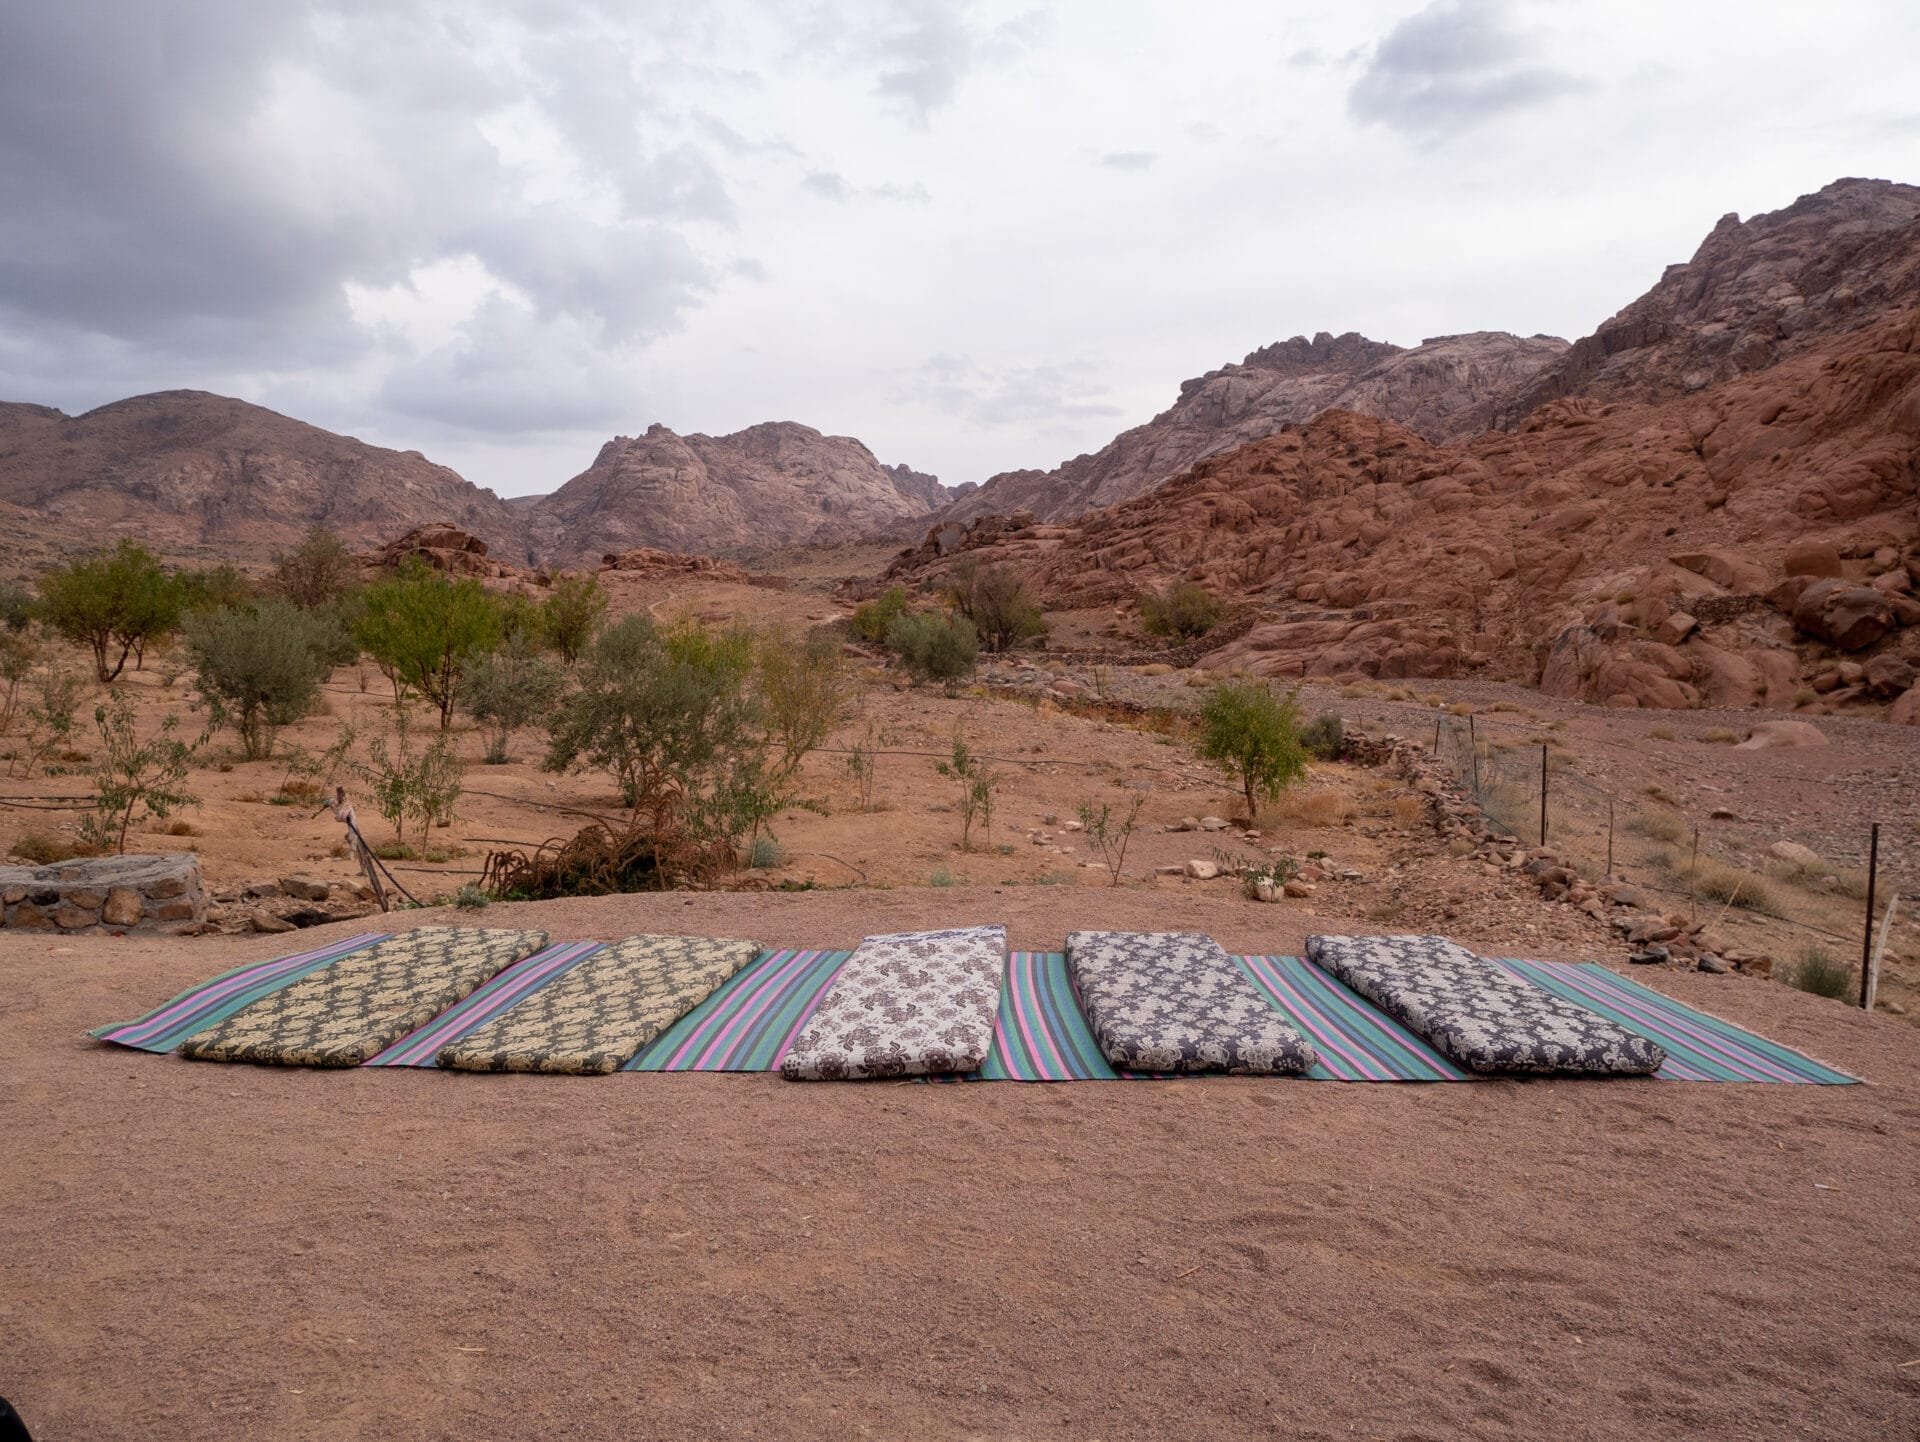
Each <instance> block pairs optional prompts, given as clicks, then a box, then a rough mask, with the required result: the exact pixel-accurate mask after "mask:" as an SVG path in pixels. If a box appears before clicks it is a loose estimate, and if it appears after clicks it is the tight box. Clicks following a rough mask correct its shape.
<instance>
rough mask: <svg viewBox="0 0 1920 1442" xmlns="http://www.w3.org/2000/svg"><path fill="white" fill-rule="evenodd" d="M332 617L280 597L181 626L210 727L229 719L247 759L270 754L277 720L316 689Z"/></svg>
mask: <svg viewBox="0 0 1920 1442" xmlns="http://www.w3.org/2000/svg"><path fill="white" fill-rule="evenodd" d="M339 630H340V626H339V622H338V621H336V620H335V619H334V618H333V617H332V616H331V615H330V614H329V613H327V612H325V611H303V610H301V609H300V608H299V607H298V606H295V605H293V604H291V603H290V602H287V601H264V602H262V603H261V604H260V605H258V606H246V607H229V608H226V609H224V610H219V611H212V612H208V613H205V614H202V615H199V616H195V617H194V618H192V619H191V620H190V621H188V623H187V626H186V630H185V640H186V649H187V654H188V656H189V658H190V659H191V661H192V664H193V670H194V684H195V686H196V688H197V689H198V690H199V692H200V695H201V698H202V699H203V700H205V702H206V703H207V710H208V714H209V716H210V717H211V719H212V722H213V724H214V725H215V726H222V725H231V726H232V727H233V728H234V730H235V732H237V733H238V734H239V737H240V747H241V751H242V752H243V754H244V755H245V756H246V759H247V760H249V761H264V760H266V759H267V758H268V757H270V756H271V755H272V754H273V743H274V737H275V735H276V734H277V733H278V731H279V729H280V728H281V727H282V726H285V725H287V724H289V723H290V722H293V721H297V720H299V719H300V718H301V717H302V716H304V715H306V713H307V712H308V711H309V710H310V709H312V707H313V703H314V701H315V700H316V699H318V697H319V695H320V683H321V682H322V681H324V680H325V679H326V677H327V673H328V672H329V671H330V670H331V669H332V657H333V655H334V653H335V652H336V651H337V650H338V649H339Z"/></svg>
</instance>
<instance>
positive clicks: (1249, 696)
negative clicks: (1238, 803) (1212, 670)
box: [1194, 681, 1307, 820]
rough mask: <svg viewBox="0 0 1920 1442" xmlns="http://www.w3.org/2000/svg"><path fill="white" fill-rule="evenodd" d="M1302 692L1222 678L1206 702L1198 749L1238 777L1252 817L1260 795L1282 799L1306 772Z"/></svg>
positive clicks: (1204, 755)
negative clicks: (1281, 693)
mask: <svg viewBox="0 0 1920 1442" xmlns="http://www.w3.org/2000/svg"><path fill="white" fill-rule="evenodd" d="M1298 695H1299V688H1298V687H1295V688H1294V689H1293V690H1292V691H1289V692H1288V693H1287V694H1286V695H1285V696H1275V695H1274V694H1273V692H1272V691H1271V690H1269V689H1268V688H1267V687H1266V686H1265V685H1264V684H1263V685H1254V684H1252V683H1249V682H1240V681H1223V682H1221V683H1220V684H1219V685H1217V686H1215V687H1214V688H1213V689H1212V690H1211V691H1209V692H1208V693H1207V697H1206V700H1205V701H1204V702H1202V704H1201V707H1200V735H1199V738H1198V740H1197V741H1196V743H1195V747H1194V749H1195V751H1196V753H1197V754H1198V755H1199V756H1200V758H1201V759H1202V760H1205V761H1211V762H1213V763H1214V764H1215V765H1216V766H1218V767H1219V768H1220V769H1221V770H1222V771H1224V772H1226V773H1227V774H1228V775H1229V776H1231V777H1233V778H1234V779H1235V780H1236V781H1238V783H1239V785H1240V789H1241V793H1242V794H1243V795H1244V796H1245V797H1246V801H1247V817H1248V819H1249V820H1251V819H1252V818H1253V817H1254V816H1255V814H1256V813H1257V811H1258V806H1259V802H1258V798H1259V797H1261V796H1265V797H1267V798H1268V799H1269V800H1278V799H1279V797H1280V793H1281V792H1282V791H1284V790H1286V789H1287V787H1289V786H1291V785H1292V784H1293V783H1294V782H1295V781H1297V780H1299V779H1300V777H1302V776H1304V775H1305V774H1306V770H1307V763H1306V753H1305V752H1304V751H1303V750H1302V748H1301V745H1300V711H1299V706H1298V704H1297V697H1298Z"/></svg>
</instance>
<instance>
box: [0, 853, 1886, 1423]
mask: <svg viewBox="0 0 1920 1442" xmlns="http://www.w3.org/2000/svg"><path fill="white" fill-rule="evenodd" d="M449 916H450V913H447V912H444V911H442V912H423V913H416V914H413V915H411V916H409V917H408V918H407V921H408V922H417V923H423V924H424V923H433V922H440V921H445V920H447V919H449ZM482 919H484V920H485V921H486V922H487V923H489V924H501V925H509V924H510V925H526V924H538V925H541V926H544V927H546V928H548V929H549V930H550V931H552V932H553V933H554V934H555V935H556V936H558V937H572V936H613V935H620V934H625V933H631V932H634V931H639V930H645V929H653V930H661V931H688V932H709V933H732V934H743V933H744V934H749V935H754V936H758V937H761V938H763V939H767V940H777V941H780V942H787V943H795V944H799V943H815V944H822V945H832V944H840V945H848V944H851V943H852V942H853V941H854V940H855V939H857V938H858V937H859V936H860V935H861V934H863V933H865V932H870V931H874V930H884V929H892V928H897V927H909V926H927V925H938V924H952V923H960V922H979V921H987V920H1002V921H1005V922H1006V923H1007V924H1008V926H1009V929H1010V942H1011V944H1013V945H1014V946H1017V947H1041V946H1050V945H1058V943H1059V941H1060V939H1061V937H1062V935H1063V934H1064V933H1065V932H1066V931H1067V930H1068V929H1070V928H1072V927H1074V926H1080V925H1092V924H1100V925H1109V926H1123V927H1139V928H1147V927H1153V928H1160V927H1193V928H1197V929H1201V930H1205V931H1209V932H1211V933H1212V934H1214V935H1215V936H1217V937H1218V938H1219V939H1220V940H1221V941H1222V942H1223V943H1224V944H1225V945H1226V946H1227V947H1228V948H1229V949H1232V950H1292V949H1295V948H1297V947H1298V946H1299V944H1300V943H1301V940H1302V938H1303V934H1304V933H1305V931H1307V930H1308V929H1309V928H1313V929H1318V928H1319V927H1321V926H1331V925H1336V924H1340V921H1341V918H1338V917H1333V916H1325V915H1323V916H1322V917H1320V918H1309V917H1306V916H1304V915H1303V914H1301V913H1300V912H1299V911H1296V910H1292V909H1288V908H1281V907H1270V906H1268V907H1263V906H1257V905H1254V904H1252V903H1248V902H1244V901H1239V900H1234V899H1231V898H1228V897H1225V896H1220V895H1208V894H1204V893H1203V892H1202V891H1200V890H1199V889H1197V888H1195V889H1190V890H1187V891H1184V892H1154V891H1147V890H1127V889H1122V890H1120V891H1118V892H1111V891H1104V890H1102V891H1096V890H1092V889H1079V888H1075V889H1067V888H1037V887H1031V886H1005V887H973V888H962V887H954V888H942V889H936V888H929V887H921V888H913V889H907V888H899V889H893V890H862V891H836V892H819V893H811V894H805V895H767V896H756V895H725V894H699V895H685V894H666V895H652V896H644V897H638V896H635V897H614V898H604V899H599V900H592V901H574V902H555V903H543V904H538V905H535V904H522V905H514V906H504V905H497V906H494V907H492V908H490V909H488V910H487V911H486V912H485V913H484V914H483V917H482ZM345 929H349V928H344V927H336V928H332V929H330V930H329V931H327V932H322V933H320V934H313V935H302V936H301V937H300V938H299V941H300V943H301V944H303V945H308V944H313V943H316V942H319V941H321V940H324V938H325V936H326V935H327V934H334V933H337V932H338V931H340V930H345ZM356 929H357V928H356ZM1456 930H1457V934H1459V935H1460V936H1461V937H1462V938H1463V939H1466V940H1470V941H1477V942H1480V943H1482V944H1486V945H1496V944H1499V943H1502V942H1506V943H1512V942H1514V941H1515V940H1516V938H1514V937H1511V936H1505V937H1503V936H1495V935H1485V934H1481V931H1480V928H1479V927H1477V926H1476V924H1475V921H1474V918H1471V917H1467V918H1462V924H1461V925H1460V926H1459V927H1458V928H1456ZM285 949H286V947H285V939H283V938H274V937H265V936H246V937H231V938H228V937H208V938H201V939H198V940H194V941H188V942H182V941H177V940H133V939H114V938H107V937H98V936H94V937H86V938H79V939H75V938H65V939H63V938H51V939H47V938H40V937H32V938H22V937H12V936H8V937H0V1135H4V1136H5V1137H6V1139H7V1145H6V1155H7V1165H6V1166H5V1167H0V1339H4V1341H3V1342H0V1392H3V1393H4V1394H5V1395H7V1396H8V1397H10V1398H11V1399H12V1400H13V1401H14V1402H15V1403H16V1405H17V1406H18V1407H19V1408H20V1410H21V1412H22V1414H23V1416H24V1417H25V1418H26V1420H27V1421H28V1423H29V1425H30V1426H31V1427H33V1428H34V1430H35V1435H36V1436H37V1437H39V1438H41V1439H43V1442H47V1439H52V1442H61V1439H76V1438H94V1437H117V1436H134V1435H139V1436H147V1437H167V1438H173V1437H181V1438H208V1439H216V1438H249V1439H251V1438H262V1437H299V1438H314V1439H331V1438H362V1437H394V1436H398V1437H410V1438H449V1439H452V1438H457V1439H461V1442H471V1439H476V1438H490V1437H491V1438H518V1437H534V1436H538V1437H595V1438H598V1437H607V1436H614V1435H619V1436H631V1437H645V1438H656V1437H657V1438H705V1437H751V1438H756V1439H783V1438H814V1437H836V1438H846V1437H876V1438H879V1437H884V1438H923V1437H924V1438H935V1439H940V1438H955V1439H958V1438H1026V1439H1032V1438H1074V1439H1094V1438H1101V1439H1128V1442H1132V1439H1138V1438H1143V1437H1169V1438H1174V1437H1196V1436H1210V1437H1219V1438H1242V1437H1246V1438H1327V1439H1346V1438H1353V1437H1362V1438H1391V1439H1394V1442H1412V1439H1439V1438H1457V1437H1473V1438H1529V1439H1531V1438H1538V1437H1541V1436H1543V1435H1551V1436H1554V1437H1559V1438H1567V1439H1587V1438H1593V1439H1600V1438H1609V1439H1610V1438H1618V1437H1622V1436H1633V1437H1645V1438H1681V1437H1689V1438H1691V1437H1714V1438H1729V1439H1736V1438H1753V1439H1761V1438H1765V1439H1777V1438H1784V1437H1802V1436H1805V1437H1819V1438H1869V1437H1888V1438H1896V1437H1901V1438H1904V1437H1912V1436H1914V1435H1916V1432H1920V1367H1903V1366H1902V1364H1903V1363H1909V1362H1912V1361H1914V1360H1915V1359H1920V1301H1916V1298H1920V1255H1917V1254H1916V1249H1915V1245H1914V1240H1913V1236H1912V1220H1913V1210H1912V1198H1913V1196H1914V1195H1915V1192H1916V1188H1920V1035H1916V1033H1915V1031H1914V1029H1913V1028H1911V1027H1908V1026H1905V1025H1902V1024H1900V1023H1898V1022H1897V1021H1895V1020H1892V1019H1890V1018H1886V1017H1869V1016H1865V1015H1863V1014H1861V1013H1859V1012H1857V1011H1853V1010H1849V1009H1847V1008H1845V1007H1843V1006H1839V1005H1836V1004H1834V1003H1830V1002H1824V1001H1820V1000H1817V999H1815V998H1812V997H1809V996H1806V995H1803V994H1801V993H1798V992H1794V991H1791V990H1789V989H1787V988H1785V987H1782V986H1779V985H1777V984H1773V983H1767V982H1761V981H1756V980H1751V979H1747V978H1740V977H1712V976H1705V975H1698V974H1685V975H1680V974H1669V973H1661V974H1659V975H1657V976H1655V977H1654V978H1653V980H1654V982H1655V984H1657V985H1659V986H1660V987H1662V988H1663V989H1666V990H1669V991H1671V992H1672V993H1674V994H1676V995H1678V996H1680V997H1681V998H1682V999H1684V1000H1687V1001H1690V1002H1694V1003H1696V1004H1698V1005H1701V1006H1704V1007H1706V1008H1708V1009H1710V1010H1712V1011H1715V1012H1717V1013H1719V1014H1721V1015H1723V1016H1726V1017H1728V1018H1730V1019H1732V1020H1734V1021H1737V1022H1740V1023H1742V1024H1745V1025H1748V1026H1751V1027H1753V1028H1755V1029H1757V1030H1759V1031H1761V1032H1763V1033H1764V1034H1766V1035H1768V1036H1771V1037H1773V1038H1775V1039H1777V1040H1779V1041H1782V1042H1785V1043H1787V1044H1790V1045H1794V1046H1797V1047H1800V1048H1802V1049H1804V1050H1806V1051H1808V1052H1810V1053H1811V1054H1813V1055H1816V1056H1818V1057H1820V1058H1822V1059H1823V1060H1826V1061H1828V1062H1831V1063H1833V1064H1835V1065H1838V1066H1841V1067H1844V1068H1846V1069H1848V1070H1850V1071H1852V1072H1855V1073H1857V1074H1859V1075H1861V1076H1863V1077H1865V1078H1866V1079H1867V1080H1868V1081H1869V1082H1870V1083H1871V1085H1868V1086H1864V1087H1805V1086H1719V1085H1685V1084H1677V1083H1655V1082H1619V1083H1594V1082H1586V1083H1564V1082H1563V1083H1508V1082H1501V1083H1483V1084H1473V1085H1436V1086H1424V1087H1423V1086H1412V1085H1341V1084H1331V1083H1322V1084H1315V1083H1305V1082H1297V1081H1284V1080H1270V1079H1269V1080H1256V1079H1210V1080H1209V1079H1194V1080H1189V1081H1179V1082H1167V1083H1156V1084H1147V1083H1109V1084H1085V1085H1065V1086H1031V1085H1018V1084H1011V1083H1007V1084H988V1085H979V1086H964V1087H937V1086H936V1087H929V1086H916V1085H909V1084H891V1083H888V1084H848V1085H804V1084H795V1083H788V1082H784V1081H782V1080H781V1079H779V1078H778V1077H775V1076H765V1075H761V1076H693V1075H672V1076H667V1075H620V1076H613V1077H606V1078H595V1079H583V1078H557V1077H540V1078H535V1077H519V1076H477V1075H476V1076H469V1075H450V1074H437V1073H431V1072H424V1073H416V1072H386V1071H372V1070H361V1071H347V1072H313V1071H304V1070H278V1069H272V1068H251V1067H217V1066H210V1065H205V1064H196V1063H190V1062H184V1061H179V1060H176V1059H174V1058H170V1057H149V1056H145V1055H141V1054H137V1053H132V1052H126V1051H119V1050H115V1049H110V1048H106V1047H103V1046H100V1045H98V1044H96V1043H93V1042H91V1041H90V1040H88V1039H87V1038H86V1037H85V1036H84V1035H83V1032H84V1030H85V1028H87V1027H89V1026H93V1025H99V1024H101V1023H104V1022H108V1021H116V1020H122V1019H125V1018H128V1017H131V1016H133V1015H135V1014H137V1013H139V1012H141V1011H143V1010H145V1009H147V1008H149V1007H151V1006H153V1005H156V1004H158V1003H159V1002H160V1001H161V1000H163V999H164V998H166V997H167V996H169V995H171V994H172V993H173V992H174V991H176V990H178V989H180V988H181V987H184V986H186V985H188V984H190V983H192V982H193V981H195V980H198V979H201V978H203V977H205V976H208V975H211V974H213V973H215V972H218V971H220V970H223V969H226V968H229V967H232V966H236V965H239V964H241V963H242V962H245V961H249V960H253V959H258V958H261V957H264V956H267V955H271V954H273V953H274V952H275V951H277V950H285ZM1640 974H1641V975H1644V973H1640Z"/></svg>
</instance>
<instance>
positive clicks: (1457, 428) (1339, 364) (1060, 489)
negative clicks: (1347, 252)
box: [941, 331, 1567, 522]
mask: <svg viewBox="0 0 1920 1442" xmlns="http://www.w3.org/2000/svg"><path fill="white" fill-rule="evenodd" d="M1566 347H1567V343H1566V342H1565V341H1563V340H1560V339H1558V338H1557V337H1554V336H1533V337H1530V338H1526V339H1523V338H1521V337H1519V336H1513V335H1508V334H1506V333H1505V332H1503V331H1481V332H1476V333H1474V334H1471V335H1456V336H1439V337H1436V338H1434V339H1432V340H1428V341H1424V342H1422V343H1421V344H1420V345H1419V346H1418V347H1416V348H1415V349H1413V350H1403V349H1402V348H1401V347H1399V346H1395V345H1388V344H1385V343H1384V342H1381V341H1372V340H1368V339H1367V338H1366V337H1365V336H1362V335H1356V334H1353V333H1352V332H1349V333H1348V334H1346V335H1343V336H1337V337H1336V336H1331V335H1328V334H1326V333H1325V332H1322V333H1321V334H1319V335H1317V336H1315V337H1314V338H1313V339H1312V340H1310V341H1309V340H1308V339H1306V337H1304V336H1295V337H1294V338H1293V339H1292V340H1288V341H1281V342H1279V343H1277V344H1275V345H1270V346H1265V347H1262V348H1261V349H1260V350H1257V351H1254V352H1253V353H1252V354H1251V355H1249V356H1248V357H1247V358H1246V359H1245V360H1244V361H1241V362H1240V363H1239V364H1238V365H1227V366H1222V367H1221V368H1220V369H1219V370H1216V371H1209V372H1208V373H1207V374H1206V375H1203V376H1200V377H1198V378H1196V379H1194V380H1190V381H1186V382H1184V383H1183V384H1182V385H1181V387H1180V398H1179V399H1178V400H1177V401H1175V402H1174V403H1173V405H1172V406H1170V407H1168V409H1166V410H1165V411H1162V412H1161V413H1160V414H1159V415H1157V416H1155V417H1154V418H1153V419H1152V420H1151V421H1149V422H1147V423H1146V424H1145V425H1142V426H1135V427H1134V428H1133V429H1132V430H1130V431H1127V432H1125V433H1123V434H1122V435H1120V436H1118V437H1116V438H1115V439H1114V440H1113V441H1111V442H1109V443H1108V444H1107V445H1106V446H1104V447H1102V448H1101V449H1100V450H1098V451H1096V452H1094V453H1093V454H1092V455H1085V456H1079V457H1076V458H1075V459H1073V460H1071V461H1068V462H1066V463H1065V464H1064V465H1061V466H1059V467H1057V468H1055V469H1054V470H1051V471H1007V472H1004V473H1002V474H1001V475H997V476H995V477H993V478H992V479H991V480H989V481H988V482H987V483H986V484H985V485H984V486H982V487H980V488H979V489H978V490H977V491H974V492H972V493H971V494H969V495H966V496H962V497H961V498H960V499H958V500H957V501H956V502H955V503H954V504H953V505H951V506H949V507H948V508H947V509H946V510H945V511H944V512H942V513H941V519H943V520H954V521H960V522H966V521H968V520H971V519H973V518H974V517H976V516H983V515H988V514H992V513H994V512H1004V511H1013V510H1030V511H1032V512H1033V513H1034V514H1035V515H1036V516H1037V517H1039V518H1040V519H1041V520H1043V521H1066V520H1071V519H1073V518H1074V517H1076V516H1080V515H1084V514H1085V513H1086V512H1088V511H1091V510H1093V509H1095V508H1096V507H1099V506H1107V505H1113V504H1115V503H1117V502H1120V501H1125V500H1131V499H1132V498H1133V497H1135V496H1140V495H1144V494H1146V493H1147V492H1148V491H1150V490H1152V489H1153V488H1154V487H1155V486H1157V485H1159V484H1161V483H1162V482H1163V481H1166V480H1169V479H1171V478H1172V477H1174V476H1177V475H1179V474H1180V473H1181V472H1182V471H1184V470H1186V469H1187V468H1188V467H1189V466H1191V465H1193V464H1194V463H1195V462H1196V461H1199V460H1201V459H1203V458H1204V457H1206V456H1210V455H1213V454H1216V453H1218V452H1221V451H1227V450H1231V449H1232V448H1234V447H1235V446H1240V445H1245V444H1246V443H1247V442H1249V441H1255V440H1259V439H1261V438H1262V437H1265V436H1270V435H1272V434H1273V433H1274V432H1275V431H1278V430H1279V429H1280V428H1281V427H1282V426H1284V425H1287V424H1289V423H1291V422H1296V421H1304V420H1308V419H1310V418H1312V417H1313V416H1316V415H1318V414H1319V413H1320V412H1321V411H1324V410H1326V409H1328V408H1329V407H1335V406H1337V407H1340V408H1342V409H1344V410H1350V411H1354V412H1357V413H1359V414H1361V415H1369V416H1378V417H1380V418H1382V419H1385V420H1393V421H1398V422H1399V423H1400V424H1402V425H1404V426H1406V427H1408V428H1409V429H1410V430H1413V431H1415V432H1417V433H1418V434H1420V435H1421V436H1424V437H1425V438H1426V439H1428V440H1432V441H1443V442H1444V441H1454V440H1461V439H1464V438H1465V437H1468V436H1473V435H1477V434H1479V433H1480V432H1481V431H1484V430H1485V429H1486V428H1487V427H1488V425H1489V424H1491V422H1492V419H1493V415H1494V411H1495V408H1496V406H1497V405H1499V404H1500V403H1501V402H1502V401H1503V400H1504V399H1505V398H1506V397H1507V396H1509V395H1510V394H1511V393H1512V392H1513V391H1514V390H1515V389H1516V388H1517V387H1519V386H1520V385H1521V384H1523V383H1524V382H1525V381H1526V380H1528V379H1529V378H1530V377H1531V376H1532V375H1533V374H1534V373H1535V372H1536V371H1538V370H1539V369H1540V368H1541V367H1542V366H1544V365H1547V364H1548V363H1550V362H1551V361H1553V360H1555V359H1556V358H1558V357H1559V355H1560V354H1561V352H1563V351H1564V350H1565V349H1566Z"/></svg>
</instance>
